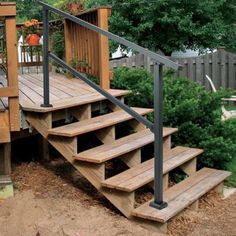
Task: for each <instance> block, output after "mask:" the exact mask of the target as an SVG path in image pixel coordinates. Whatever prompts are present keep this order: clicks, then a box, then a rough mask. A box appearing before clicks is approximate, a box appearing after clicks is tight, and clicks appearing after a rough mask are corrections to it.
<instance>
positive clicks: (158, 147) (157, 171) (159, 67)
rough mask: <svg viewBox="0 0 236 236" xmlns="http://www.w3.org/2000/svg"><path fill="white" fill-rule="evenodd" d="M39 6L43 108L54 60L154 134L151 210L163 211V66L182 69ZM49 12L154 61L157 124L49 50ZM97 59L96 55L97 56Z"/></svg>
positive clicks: (139, 47) (85, 23)
mask: <svg viewBox="0 0 236 236" xmlns="http://www.w3.org/2000/svg"><path fill="white" fill-rule="evenodd" d="M38 3H39V4H40V5H41V6H42V7H43V24H44V29H43V39H44V43H43V45H44V46H43V47H44V49H43V51H44V60H43V67H44V68H43V70H44V104H42V106H43V107H49V106H52V105H51V104H50V101H49V59H52V60H54V61H55V62H56V63H58V64H59V65H61V66H63V67H64V68H66V69H67V70H68V71H70V72H71V73H72V74H73V75H74V76H76V77H78V78H80V79H81V80H82V81H84V82H85V83H87V84H88V85H90V86H91V87H92V88H94V89H95V90H96V91H98V92H99V93H100V94H102V95H103V96H104V97H106V98H107V99H108V100H109V101H111V102H112V103H113V104H115V105H117V106H119V107H120V108H121V109H123V110H124V111H126V112H127V113H128V114H129V115H131V116H132V117H133V118H134V119H136V120H137V121H139V122H141V123H142V124H144V125H145V126H146V127H147V128H149V129H150V130H151V131H152V132H153V133H154V160H155V161H154V201H153V202H151V204H150V205H151V206H152V207H154V208H157V209H159V210H160V209H163V208H165V207H166V206H167V203H166V202H165V201H164V200H163V117H162V116H163V79H162V74H163V66H164V65H165V66H166V67H170V68H173V69H178V67H179V65H178V64H176V63H174V62H172V61H171V60H169V59H167V58H166V57H164V56H161V55H158V54H156V53H154V52H152V51H149V50H147V49H145V48H143V47H141V46H139V45H137V44H134V43H132V42H130V41H128V40H126V39H124V38H121V37H119V36H117V35H115V34H113V33H111V32H108V31H107V30H104V29H102V28H101V27H98V26H96V25H93V24H91V23H89V22H87V21H84V20H82V19H80V18H77V17H75V16H72V15H70V14H68V13H66V12H63V11H61V10H59V9H56V8H54V7H52V6H50V5H48V4H45V3H43V2H41V1H38ZM49 12H52V13H55V14H58V15H60V16H61V17H63V18H64V19H65V20H66V21H71V22H73V23H75V24H78V25H80V26H83V27H84V28H87V29H89V30H92V31H94V32H96V33H97V34H99V35H101V36H102V37H106V38H108V39H111V40H114V41H116V42H117V43H119V44H123V45H125V46H127V47H128V48H131V49H132V50H134V51H137V52H139V53H142V54H144V55H146V56H149V57H150V58H151V59H152V60H154V124H153V123H152V122H150V121H149V120H147V119H146V118H144V117H143V116H141V115H139V114H138V113H137V112H135V111H134V110H133V109H131V108H130V107H129V106H127V105H125V104H124V103H122V102H121V101H120V100H118V99H117V98H115V97H113V96H112V95H111V94H109V93H108V92H107V91H106V90H104V89H103V88H102V87H100V86H99V85H97V84H95V83H93V82H92V81H91V80H89V79H88V78H87V77H86V76H84V75H83V74H81V73H80V72H78V71H77V70H76V69H74V68H73V67H72V66H71V65H69V64H68V63H66V62H64V61H63V60H61V59H60V58H58V57H57V56H56V55H55V54H54V53H52V52H50V51H49V49H48V33H49V31H48V30H49V29H48V22H49V19H48V18H49ZM93 56H94V57H97V55H96V54H95V53H94V54H93Z"/></svg>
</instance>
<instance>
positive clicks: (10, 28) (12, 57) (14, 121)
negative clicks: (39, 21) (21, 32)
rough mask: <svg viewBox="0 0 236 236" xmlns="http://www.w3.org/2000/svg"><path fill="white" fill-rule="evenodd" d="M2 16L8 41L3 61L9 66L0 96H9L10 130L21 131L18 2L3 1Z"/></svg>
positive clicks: (0, 15)
mask: <svg viewBox="0 0 236 236" xmlns="http://www.w3.org/2000/svg"><path fill="white" fill-rule="evenodd" d="M0 17H3V18H4V25H5V30H4V31H5V32H4V34H5V42H6V61H4V60H2V61H1V63H3V64H2V65H3V66H4V67H5V66H6V68H7V70H6V72H7V75H6V79H7V86H4V87H1V88H0V98H1V97H7V98H8V109H9V124H10V131H19V130H20V119H19V117H20V116H19V98H18V96H19V91H18V73H17V35H16V4H15V3H12V2H1V3H0ZM5 63H6V65H5Z"/></svg>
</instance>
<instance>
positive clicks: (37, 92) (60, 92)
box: [19, 73, 130, 113]
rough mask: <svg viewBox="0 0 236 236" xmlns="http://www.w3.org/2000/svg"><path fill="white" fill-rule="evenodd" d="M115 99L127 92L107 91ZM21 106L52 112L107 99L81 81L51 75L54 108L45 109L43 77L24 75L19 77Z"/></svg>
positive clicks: (31, 109) (51, 98) (35, 110)
mask: <svg viewBox="0 0 236 236" xmlns="http://www.w3.org/2000/svg"><path fill="white" fill-rule="evenodd" d="M107 92H109V93H110V94H111V95H112V96H114V97H119V98H120V97H123V96H125V95H127V94H129V93H130V92H129V91H127V90H116V89H109V90H107ZM19 97H20V106H21V108H22V109H23V110H25V111H33V112H42V113H45V112H51V111H56V110H60V109H65V108H72V107H76V106H80V105H86V104H88V105H89V104H90V103H94V102H98V101H103V100H105V99H106V98H105V97H104V96H102V95H101V94H99V93H98V92H96V91H95V90H94V89H93V88H91V87H90V86H88V85H87V84H85V83H84V82H83V81H81V80H80V79H75V78H71V79H68V78H67V77H66V76H64V75H59V74H54V73H50V100H51V102H52V104H53V107H50V108H43V107H41V106H40V105H41V104H42V102H43V75H42V74H23V75H20V76H19Z"/></svg>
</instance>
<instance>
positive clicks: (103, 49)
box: [98, 9, 110, 89]
mask: <svg viewBox="0 0 236 236" xmlns="http://www.w3.org/2000/svg"><path fill="white" fill-rule="evenodd" d="M108 16H109V12H108V10H107V9H99V10H98V26H99V27H100V28H102V29H105V30H108ZM98 43H99V51H98V52H99V54H98V55H99V78H100V85H101V87H102V88H104V89H109V88H110V78H109V77H110V76H109V74H110V72H109V71H110V70H109V47H108V45H109V42H108V38H107V37H106V36H103V35H101V34H99V35H98Z"/></svg>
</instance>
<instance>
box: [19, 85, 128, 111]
mask: <svg viewBox="0 0 236 236" xmlns="http://www.w3.org/2000/svg"><path fill="white" fill-rule="evenodd" d="M107 92H108V93H110V94H111V95H112V96H113V97H122V96H125V95H127V94H129V93H130V91H128V90H119V89H109V90H107ZM103 100H106V98H105V97H104V96H103V95H101V94H99V93H97V92H94V93H92V92H91V93H88V94H83V95H80V96H78V97H73V98H68V99H63V100H62V101H60V102H58V101H56V102H53V107H41V104H33V103H29V102H24V101H21V108H22V110H24V111H33V112H53V111H57V110H61V109H66V108H71V107H76V106H81V105H85V104H90V103H94V102H99V101H103Z"/></svg>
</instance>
